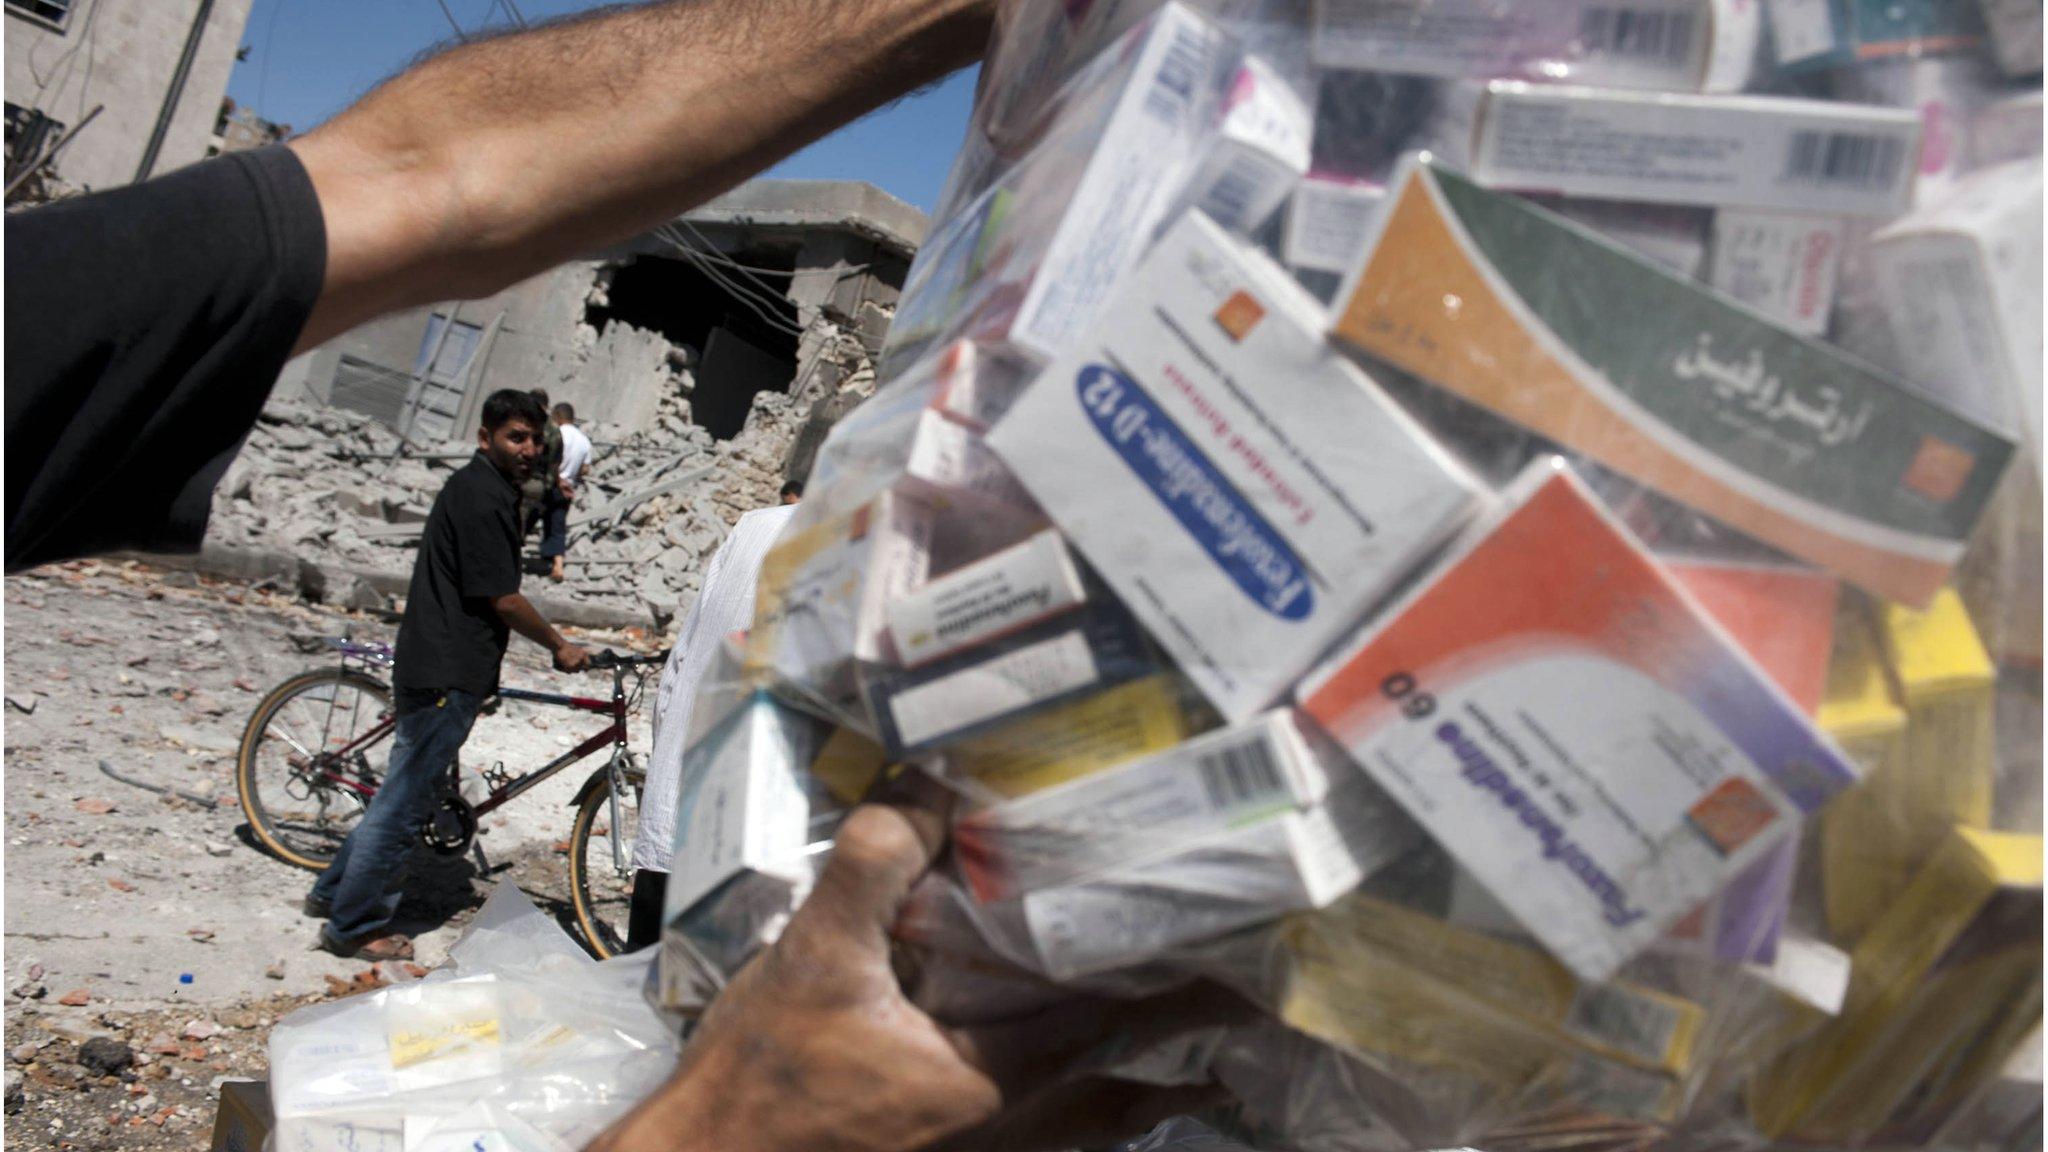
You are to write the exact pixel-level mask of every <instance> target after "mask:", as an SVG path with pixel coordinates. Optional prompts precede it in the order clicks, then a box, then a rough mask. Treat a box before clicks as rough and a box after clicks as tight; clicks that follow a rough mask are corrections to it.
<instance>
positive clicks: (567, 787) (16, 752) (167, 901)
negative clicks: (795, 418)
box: [0, 562, 652, 1149]
mask: <svg viewBox="0 0 2048 1152" xmlns="http://www.w3.org/2000/svg"><path fill="white" fill-rule="evenodd" d="M5 601H6V609H5V625H6V647H5V695H6V698H7V704H6V706H5V725H4V732H5V744H6V747H5V757H6V759H5V769H6V770H5V773H4V790H5V807H4V813H5V826H6V844H5V851H4V854H0V862H4V868H5V874H6V893H5V894H6V916H5V923H6V947H5V951H4V958H0V964H4V974H5V981H6V983H5V986H6V988H7V990H8V991H7V997H6V1037H5V1046H6V1049H7V1055H8V1063H7V1071H8V1074H7V1082H8V1094H9V1099H8V1102H7V1111H8V1113H10V1115H9V1116H8V1117H7V1124H6V1142H7V1147H9V1148H14V1147H21V1148H30V1147H57V1148H81V1149H95V1148H122V1149H136V1148H191V1147H195V1146H199V1147H203V1146H204V1143H205V1140H206V1136H207V1132H208V1130H209V1129H210V1126H211V1124H212V1119H213V1112H214V1094H215V1091H216V1089H217V1085H218V1082H219V1080H221V1079H224V1078H228V1079H239V1078H245V1077H246V1078H256V1077H260V1076H261V1075H262V1074H263V1066H264V1059H263V1038H264V1035H265V1033H266V1030H267V1028H268V1026H269V1024H270V1023H271V1022H272V1021H273V1020H274V1019H276V1018H277V1017H279V1016H281V1015H283V1014H285V1013H286V1012H289V1011H290V1010H291V1009H292V1008H294V1007H297V1006H299V1005H302V1004H305V1003H310V1002H313V1001H315V1000H318V999H322V998H325V997H327V996H331V995H335V994H337V993H341V992H344V991H346V990H347V989H348V988H349V987H350V986H351V982H354V986H356V987H360V986H361V984H362V982H363V981H365V980H368V979H372V977H370V976H369V974H368V970H367V966H366V965H364V964H362V963H361V962H353V961H345V960H341V959H338V958H335V957H333V956H329V955H327V954H326V953H323V952H316V951H312V950H311V946H312V943H313V940H314V936H315V932H316V930H317V924H316V923H315V922H314V921H311V920H308V919H305V918H303V917H302V916H301V915H300V913H299V900H300V897H301V896H302V895H303V894H304V893H305V890H306V887H307V885H308V883H309V882H310V874H309V873H306V872H303V871H300V870H298V869H296V868H293V867H290V866H288V865H286V864H283V863H281V862H279V861H277V860H274V859H272V858H270V857H268V856H266V855H264V854H262V853H261V852H259V851H257V850H256V849H255V848H254V847H253V846H252V841H250V839H249V837H248V833H247V830H246V828H245V827H244V826H243V825H244V821H243V818H242V814H241V810H240V808H239V807H238V806H237V805H236V802H235V787H234V755H233V752H234V748H235V745H236V742H237V741H238V739H239V738H240V734H241V729H242V726H243V724H244V723H245V722H246V721H247V719H248V717H249V714H250V712H251V711H252V710H253V708H254V707H255V704H256V702H257V700H258V699H259V698H260V697H261V695H262V694H263V693H264V692H266V691H268V690H269V688H270V687H271V686H272V685H274V684H276V683H277V682H279V681H281V680H283V679H284V678H285V677H287V676H289V675H292V674H294V673H296V672H299V671H302V670H304V669H306V668H308V667H312V666H315V665H317V664H319V663H320V662H322V661H323V660H324V659H325V658H324V657H320V656H311V655H306V654H303V653H302V652H301V651H300V650H299V648H298V647H297V646H296V645H295V644H294V643H293V639H292V638H293V637H295V636H296V637H309V636H319V635H339V634H341V633H343V632H353V633H354V634H355V635H356V636H358V637H364V638H377V639H389V638H390V637H391V636H392V635H393V634H394V633H395V630H396V625H395V623H394V622H391V621H388V620H383V619H379V618H377V617H373V616H366V615H362V614H352V613H347V612H341V611H336V610H332V609H323V608H313V607H309V606H307V605H304V604H302V603H299V602H298V601H297V600H296V599H293V598H291V597H289V596H286V595H282V594H279V593H276V592H272V591H268V590H266V589H263V588H261V587H256V588H250V587H244V586H240V585H234V584H228V583H220V582H216V581H212V580H210V579H207V578H204V577H196V576H194V575H192V574H189V573H180V572H165V571H160V570H156V569H152V568H147V567H144V566H141V565H136V564H116V563H95V562H88V563H82V564H76V565H70V566H62V567H56V568H51V569H46V570H42V571H39V572H37V573H32V574H29V575H24V576H16V577H9V578H7V580H6V581H5ZM583 639H585V641H586V642H588V643H592V644H594V645H602V646H610V647H615V648H625V647H629V646H631V644H632V643H633V642H634V641H637V640H641V639H642V638H640V637H637V636H625V635H615V634H599V635H593V636H588V637H583ZM505 681H506V683H508V684H517V685H520V686H525V687H533V688H539V689H543V690H548V689H554V690H561V691H567V690H571V689H572V686H573V690H575V691H578V692H582V693H585V694H591V695H602V694H604V693H605V692H606V691H608V690H609V689H608V685H600V683H599V678H598V677H594V676H592V677H567V676H560V675H557V674H555V673H552V672H550V671H548V670H547V665H546V658H545V656H544V654H543V653H541V652H540V650H539V649H537V648H535V647H533V646H532V645H529V644H525V643H524V642H523V641H520V640H518V639H516V638H515V639H514V641H513V650H512V656H511V658H510V659H509V660H508V662H507V669H506V675H505ZM649 687H650V696H651V689H652V684H651V682H650V685H649ZM29 709H32V710H29ZM648 724H649V721H648V714H647V710H646V708H644V707H643V708H642V709H641V711H640V713H639V714H638V715H636V716H635V718H634V723H633V741H634V745H635V746H636V749H637V750H638V751H639V752H641V753H642V754H643V755H644V753H645V751H646V748H647V746H648V744H649V737H650V732H649V730H648ZM601 726H602V723H601V721H598V720H597V719H595V718H593V717H590V716H587V715H577V714H572V713H568V712H564V711H560V710H555V709H541V708H537V707H533V706H519V705H506V706H505V707H504V708H503V709H502V710H501V711H500V712H499V713H497V714H496V715H493V716H488V717H485V718H484V719H483V720H481V721H480V722H479V723H478V726H477V729H476V731H475V733H474V734H473V735H472V736H471V739H470V743H469V744H468V745H467V746H466V747H465V749H464V753H463V759H464V763H465V765H469V766H483V765H487V764H489V763H490V762H492V761H496V760H503V761H505V762H506V763H507V764H508V766H511V767H514V768H523V767H527V766H533V765H538V764H540V763H542V762H544V761H545V760H547V759H548V758H550V757H551V756H553V755H555V754H556V753H557V752H558V751H560V750H561V749H563V748H566V747H568V746H570V745H572V744H574V743H576V742H577V740H579V739H580V738H582V737H584V736H587V735H589V734H590V732H592V731H594V730H596V728H598V727H601ZM101 760H106V761H109V762H110V763H112V764H113V765H114V767H115V768H116V769H118V770H119V771H121V772H122V773H123V774H124V775H128V776H132V777H134V778H136V779H139V780H144V781H148V782H151V783H154V784H158V785H162V786H167V787H172V788H176V789H181V790H184V791H186V792H189V793H192V794H195V795H198V796H202V797H212V798H215V799H216V800H217V801H218V806H217V807H214V808H211V809H209V808H207V807H206V806H204V805H202V804H199V803H194V802H191V801H189V800H185V799H178V798H172V797H165V796H160V795H157V794H155V793H152V792H149V791H145V790H143V789H140V788H135V787H131V786H129V785H127V784H124V783H121V782H118V781H116V780H113V779H110V778H108V777H107V776H105V775H103V774H102V773H101V772H100V770H99V763H100V761H101ZM600 763H601V761H598V760H596V759H592V760H587V761H584V762H583V763H581V764H578V765H576V766H573V767H571V768H570V769H568V770H567V771H564V772H563V773H561V774H560V775H559V776H558V777H556V778H555V779H553V780H550V781H549V782H548V783H547V784H545V785H543V786H541V787H540V788H538V789H536V790H535V791H533V792H531V793H528V794H526V795H524V796H522V797H520V798H519V799H518V800H516V801H514V802H513V803H512V804H510V805H508V806H507V807H505V808H504V809H501V810H500V811H499V812H497V813H494V814H493V816H492V817H491V818H488V819H487V820H486V828H487V833H486V835H485V836H483V837H482V838H481V841H480V842H481V844H482V845H483V847H484V851H485V856H486V860H487V862H488V865H489V870H488V872H484V871H480V870H479V868H478V867H477V864H476V859H475V857H474V856H469V857H464V858H462V859H457V860H448V859H439V858H428V857H425V856H421V857H416V859H415V864H414V871H413V882H412V883H411V884H410V885H409V887H408V896H407V900H406V903H405V904H404V906H403V907H402V908H401V909H400V913H399V915H400V921H401V922H400V924H399V927H400V928H401V929H403V930H406V931H409V932H412V933H413V934H414V935H415V937H416V939H417V941H418V944H419V957H418V961H419V963H421V964H423V965H427V966H432V965H433V964H435V963H437V962H438V961H439V960H440V959H441V958H442V957H443V956H444V955H445V954H446V950H447V947H448V945H449V944H450V943H451V942H452V941H453V940H454V939H455V937H456V936H457V935H459V934H460V932H461V929H462V927H463V925H464V924H465V923H466V922H467V921H468V919H469V917H470V915H471V914H472V913H473V912H474V911H475V910H476V909H477V908H478V907H479V906H481V905H482V903H483V901H484V899H485V897H487V896H488V895H489V893H490V891H491V889H492V886H493V885H494V884H498V883H504V882H508V881H509V882H514V883H517V884H519V885H520V886H521V887H522V888H523V889H525V890H526V891H527V892H528V893H529V894H530V895H532V896H533V897H534V898H535V899H536V901H537V902H538V903H539V904H540V905H541V907H542V908H543V909H545V910H547V911H549V912H552V913H555V914H556V915H557V916H558V917H559V918H562V919H563V920H564V922H565V923H566V922H567V919H568V917H569V912H568V906H567V902H566V896H567V877H566V860H565V857H564V856H563V855H562V853H561V851H560V850H559V849H558V847H557V845H558V844H561V842H562V841H563V840H564V838H565V837H566V836H567V834H568V830H569V823H570V819H571V813H570V811H569V809H568V807H567V804H568V802H569V799H570V798H571V796H572V795H573V794H574V792H575V790H576V788H577V786H578V785H579V784H580V783H581V782H582V781H583V779H584V777H585V776H587V775H588V773H589V772H590V771H591V770H592V769H594V768H596V767H597V766H598V765H599V764H600ZM102 1035H104V1036H108V1037H110V1038H112V1039H114V1040H116V1041H118V1042H119V1043H120V1044H122V1045H125V1046H126V1047H127V1048H128V1050H130V1051H131V1052H133V1053H134V1054H135V1058H136V1060H137V1061H138V1063H136V1064H135V1065H132V1066H130V1067H127V1068H125V1069H114V1070H112V1071H111V1072H110V1073H105V1074H103V1073H102V1072H101V1071H100V1069H103V1068H104V1067H105V1066H106V1061H105V1060H101V1061H99V1065H100V1068H95V1067H91V1065H94V1063H95V1060H94V1059H93V1058H94V1057H97V1056H100V1055H101V1054H102V1053H105V1052H111V1051H112V1048H111V1046H109V1045H107V1044H105V1043H102V1044H99V1045H97V1046H95V1048H94V1050H93V1051H92V1052H83V1053H82V1052H81V1050H80V1049H81V1045H82V1044H84V1043H85V1042H86V1041H88V1040H90V1039H92V1038H93V1037H95V1036H102ZM82 1058H83V1059H82ZM113 1062H114V1063H117V1064H118V1063H119V1058H118V1056H117V1057H114V1059H113ZM17 1085H18V1086H19V1087H20V1088H21V1089H22V1091H23V1096H22V1098H21V1100H20V1102H19V1103H20V1108H21V1110H20V1111H19V1112H16V1107H17V1101H16V1099H15V1098H14V1093H15V1090H16V1087H17Z"/></svg>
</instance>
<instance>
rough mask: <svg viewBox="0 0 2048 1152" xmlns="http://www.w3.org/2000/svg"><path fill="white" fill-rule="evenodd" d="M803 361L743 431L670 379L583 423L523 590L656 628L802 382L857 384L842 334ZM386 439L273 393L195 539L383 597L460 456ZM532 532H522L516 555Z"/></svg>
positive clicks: (354, 417) (304, 581)
mask: <svg viewBox="0 0 2048 1152" xmlns="http://www.w3.org/2000/svg"><path fill="white" fill-rule="evenodd" d="M810 364H811V365H812V366H816V367H817V368H818V370H816V371H808V372H805V373H802V374H800V375H799V379H798V384H799V386H798V387H797V388H796V389H795V390H794V391H795V392H796V395H789V394H784V393H780V392H763V393H760V394H758V395H757V396H755V398H754V402H753V407H752V409H751V411H750V412H749V413H748V417H747V421H746V424H745V426H744V428H743V429H742V430H741V432H740V433H739V434H738V435H737V436H735V437H734V438H733V439H731V440H728V441H719V440H715V439H714V438H713V437H712V436H711V434H710V433H709V432H708V431H706V430H705V429H704V428H703V427H701V426H699V425H697V424H694V423H692V422H691V421H690V419H689V400H688V399H687V396H686V394H685V393H684V391H683V390H681V389H676V390H672V391H670V392H668V393H665V394H664V397H663V400H662V402H661V405H660V407H659V409H658V411H657V412H656V415H655V418H654V420H653V422H652V424H651V426H650V427H648V428H647V429H645V430H643V431H640V432H636V433H633V434H630V435H627V434H622V433H621V432H620V430H618V429H616V428H612V427H608V426H605V425H601V424H599V425H590V426H586V427H585V432H586V433H587V434H589V435H590V437H591V440H592V442H593V444H594V445H595V446H596V452H595V453H594V459H593V462H592V465H591V479H590V481H589V483H588V484H587V485H586V487H585V489H584V491H583V492H582V493H580V494H579V496H578V499H577V501H576V503H575V505H574V506H573V507H572V508H571V509H570V513H569V557H568V562H567V564H566V572H567V579H566V580H565V581H564V582H563V583H562V584H560V585H552V584H549V583H546V582H544V578H543V579H541V580H530V581H529V582H528V590H529V594H531V593H533V592H539V593H540V594H542V595H543V596H547V597H550V598H554V599H556V600H557V602H564V601H566V603H567V604H568V605H570V606H571V607H572V608H574V607H575V606H579V605H585V606H595V607H598V608H602V609H608V610H610V611H611V613H612V614H613V616H614V617H616V618H618V619H620V620H625V619H633V620H638V621H640V622H642V623H645V624H650V625H653V626H655V627H666V626H667V625H668V624H669V623H670V622H671V620H672V619H673V617H674V614H675V613H676V612H677V610H678V608H679V606H680V605H682V604H685V603H687V602H688V600H689V599H690V598H691V597H693V596H694V595H695V593H696V591H697V587H698V584H699V579H700V575H701V572H702V570H703V566H704V564H705V563H706V562H707V561H708V560H709V559H710V554H711V552H712V551H713V550H715V549H716V548H717V547H718V545H719V543H720V542H721V541H722V540H724V538H725V534H726V532H727V530H728V529H729V527H730V526H731V525H732V524H733V523H734V522H735V521H737V520H738V519H739V517H740V516H741V515H742V514H743V513H746V512H748V511H751V510H753V509H756V508H763V507H767V506H769V505H772V504H774V503H775V502H776V500H777V499H778V492H779V489H780V488H781V486H782V482H783V479H784V472H785V469H786V467H787V466H788V463H789V458H790V450H791V446H792V444H793V443H794V442H795V441H796V439H797V437H798V433H799V431H800V430H801V429H802V427H803V426H804V423H805V421H806V419H807V418H808V417H809V415H810V412H811V409H812V407H813V405H814V403H815V401H816V400H817V399H818V398H819V397H817V396H816V395H814V394H815V393H819V392H826V393H829V394H830V395H832V396H835V397H842V396H849V395H855V396H857V395H864V394H865V393H866V392H867V391H870V390H872V388H873V385H874V372H873V369H872V367H871V366H870V365H869V364H868V363H867V361H866V350H865V348H864V347H863V346H862V345H861V344H860V343H859V341H858V340H856V339H854V338H852V337H850V336H848V337H845V338H843V339H828V340H826V341H824V342H822V343H821V344H820V345H819V347H818V354H817V355H816V356H814V357H813V358H812V359H811V361H810ZM397 448H398V436H397V434H396V433H395V432H394V431H393V430H391V429H390V428H388V427H386V426H385V425H383V424H381V423H379V422H378V421H376V420H374V419H371V418H370V417H367V416H362V415H359V414H357V413H354V412H350V411H347V410H344V409H339V408H327V407H320V406H316V405H313V404H311V403H308V402H304V401H296V400H275V399H274V400H273V401H272V402H271V403H270V404H268V405H267V406H266V407H265V408H264V410H263V414H262V417H261V419H260V420H259V421H258V423H257V425H256V427H255V429H254V430H253V431H252V432H251V433H250V435H249V438H248V441H247V442H246V444H245V445H244V447H243V449H242V452H241V454H240V456H238V457H237V458H236V460H235V462H234V464H233V465H232V466H230V468H229V469H228V471H227V474H226V475H225V477H223V479H222V481H221V483H220V486H219V487H218V488H217V489H216V491H215V495H214V504H213V517H212V520H211V522H210V523H209V525H208V528H207V541H206V542H207V547H208V550H209V551H217V550H223V549H224V550H228V551H231V552H232V551H236V550H241V551H266V552H270V553H276V554H281V555H284V556H289V557H292V558H294V559H296V560H297V561H298V562H299V568H298V571H299V576H298V583H299V585H300V587H299V591H300V592H301V593H302V594H304V595H305V596H306V597H307V598H308V599H310V600H313V601H315V602H317V603H323V604H330V605H335V606H339V607H346V608H355V609H365V610H375V609H381V608H387V607H389V606H390V601H391V598H392V595H393V594H394V593H395V592H398V591H400V590H402V588H403V581H404V580H405V578H406V575H407V573H409V572H410V570H411V566H412V559H413V549H414V546H415V545H416V543H417V542H418V539H419V534H420V530H421V526H422V524H423V523H424V522H425V520H426V517H427V512H428V510H429V509H430V508H431V507H432V504H433V500H434V496H435V494H436V493H438V492H439V491H440V488H441V485H442V484H444V483H445V482H446V481H447V479H448V476H449V475H450V474H451V473H452V472H453V471H454V470H455V469H456V468H459V467H461V466H462V464H463V463H464V462H466V460H467V459H468V456H469V453H468V451H467V450H466V449H465V448H464V446H462V445H460V444H449V445H445V446H441V447H440V448H438V449H436V450H435V451H432V452H426V451H424V450H422V449H419V448H417V447H415V446H410V445H409V446H407V448H406V450H405V451H404V452H403V453H401V452H399V451H398V450H397ZM538 543H539V537H538V533H537V532H536V533H535V534H534V535H533V536H531V537H529V539H528V549H529V554H530V555H532V554H535V553H536V552H537V548H538ZM586 615H587V613H586ZM14 707H16V708H24V707H33V702H32V701H29V700H26V699H24V700H22V701H17V702H14Z"/></svg>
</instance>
